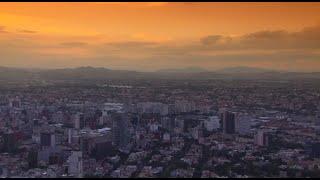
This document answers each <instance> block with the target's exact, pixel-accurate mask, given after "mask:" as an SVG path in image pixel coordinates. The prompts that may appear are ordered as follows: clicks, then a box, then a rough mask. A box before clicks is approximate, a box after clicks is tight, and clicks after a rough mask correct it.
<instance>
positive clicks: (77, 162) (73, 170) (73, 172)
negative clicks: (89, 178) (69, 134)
mask: <svg viewBox="0 0 320 180" xmlns="http://www.w3.org/2000/svg"><path fill="white" fill-rule="evenodd" d="M67 162H68V174H69V175H70V176H73V177H78V178H81V177H82V176H83V159H82V152H81V151H72V153H71V155H70V156H69V158H68V160H67Z"/></svg>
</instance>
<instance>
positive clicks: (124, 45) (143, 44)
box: [105, 41, 157, 48]
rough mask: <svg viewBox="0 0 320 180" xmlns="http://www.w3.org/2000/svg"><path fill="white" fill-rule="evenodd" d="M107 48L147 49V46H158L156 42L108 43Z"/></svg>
mask: <svg viewBox="0 0 320 180" xmlns="http://www.w3.org/2000/svg"><path fill="white" fill-rule="evenodd" d="M105 45H106V46H113V47H121V48H132V47H134V48H136V47H146V46H153V45H157V43H156V42H147V41H124V42H112V43H106V44H105Z"/></svg>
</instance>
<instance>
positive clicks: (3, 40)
mask: <svg viewBox="0 0 320 180" xmlns="http://www.w3.org/2000/svg"><path fill="white" fill-rule="evenodd" d="M317 44H319V45H317ZM319 49H320V3H231V2H226V3H165V2H157V3H147V2H143V3H74V2H73V3H58V2H56V3H54V2H50V3H49V2H47V3H3V2H1V3H0V55H1V59H0V66H18V67H26V66H27V67H43V68H49V67H50V68H56V67H76V66H87V65H91V66H104V67H109V68H115V69H134V70H156V69H160V68H181V67H189V66H198V67H204V68H208V69H217V68H222V67H227V66H255V67H265V68H278V69H287V70H295V71H297V70H299V71H300V70H301V71H318V70H320V62H319V61H320V58H319V57H320V55H319V54H320V51H319Z"/></svg>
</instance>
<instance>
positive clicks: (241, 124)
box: [235, 114, 251, 135]
mask: <svg viewBox="0 0 320 180" xmlns="http://www.w3.org/2000/svg"><path fill="white" fill-rule="evenodd" d="M250 128H251V117H250V116H248V115H246V114H239V115H237V116H236V121H235V131H236V133H239V134H242V135H244V134H248V133H250Z"/></svg>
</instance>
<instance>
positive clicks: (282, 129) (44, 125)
mask: <svg viewBox="0 0 320 180" xmlns="http://www.w3.org/2000/svg"><path fill="white" fill-rule="evenodd" d="M6 83H7V84H10V83H9V82H6ZM0 123H1V124H0V127H1V130H0V133H1V136H0V137H1V139H0V150H1V154H0V176H1V177H37V178H38V177H40V178H45V177H48V178H55V177H110V178H111V177H113V178H130V177H237V178H239V177H319V175H320V169H319V166H320V159H319V157H320V141H319V136H318V134H319V133H320V84H319V81H317V80H309V81H278V80H273V81H271V80H270V81H262V80H223V79H217V80H214V79H211V80H187V79H185V80H183V79H181V80H172V79H154V80H143V79H140V80H130V79H128V80H103V81H90V82H77V81H75V82H70V81H65V82H64V81H46V82H44V81H41V83H34V82H24V83H20V84H15V83H13V84H11V85H5V86H4V85H2V86H1V88H0Z"/></svg>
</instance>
